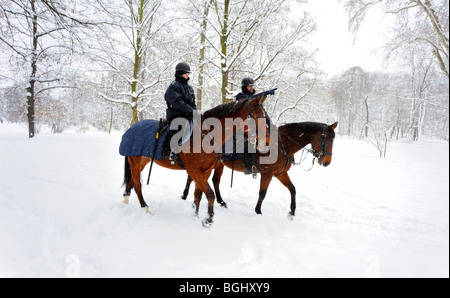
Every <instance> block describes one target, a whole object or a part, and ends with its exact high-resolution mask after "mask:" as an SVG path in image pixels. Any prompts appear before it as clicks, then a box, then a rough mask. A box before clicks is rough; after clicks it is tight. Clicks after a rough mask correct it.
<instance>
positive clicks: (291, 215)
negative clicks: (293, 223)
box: [287, 212, 295, 220]
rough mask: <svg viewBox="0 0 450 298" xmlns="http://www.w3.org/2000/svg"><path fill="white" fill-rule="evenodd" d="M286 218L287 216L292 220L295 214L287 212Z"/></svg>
mask: <svg viewBox="0 0 450 298" xmlns="http://www.w3.org/2000/svg"><path fill="white" fill-rule="evenodd" d="M287 218H288V219H289V220H294V218H295V215H294V214H292V212H289V213H288V216H287Z"/></svg>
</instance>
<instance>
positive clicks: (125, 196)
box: [123, 178, 133, 204]
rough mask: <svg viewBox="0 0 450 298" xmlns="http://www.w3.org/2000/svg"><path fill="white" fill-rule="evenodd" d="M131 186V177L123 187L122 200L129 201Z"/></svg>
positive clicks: (126, 202)
mask: <svg viewBox="0 0 450 298" xmlns="http://www.w3.org/2000/svg"><path fill="white" fill-rule="evenodd" d="M132 188H133V179H131V178H130V180H128V182H127V185H126V187H125V191H124V193H123V202H124V203H125V204H128V203H129V202H130V195H131V189H132Z"/></svg>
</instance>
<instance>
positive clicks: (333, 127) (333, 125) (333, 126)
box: [330, 121, 339, 129]
mask: <svg viewBox="0 0 450 298" xmlns="http://www.w3.org/2000/svg"><path fill="white" fill-rule="evenodd" d="M338 124H339V122H337V121H336V122H334V124H332V125H330V127H331V128H332V129H336V127H337V126H338Z"/></svg>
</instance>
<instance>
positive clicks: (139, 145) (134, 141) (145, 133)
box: [119, 120, 169, 160]
mask: <svg viewBox="0 0 450 298" xmlns="http://www.w3.org/2000/svg"><path fill="white" fill-rule="evenodd" d="M158 126H159V121H157V120H142V121H139V122H137V123H136V124H134V125H133V126H132V127H130V128H129V129H128V130H127V131H126V132H125V133H124V135H123V136H122V142H121V143H120V147H119V153H120V155H122V156H141V155H143V156H147V157H153V150H154V148H155V145H156V146H157V147H156V151H155V157H154V159H156V160H159V159H163V155H162V152H163V147H164V140H165V139H166V136H167V133H168V131H169V130H168V129H165V130H164V131H163V132H162V133H161V135H160V136H159V141H158V143H157V144H156V133H157V132H158Z"/></svg>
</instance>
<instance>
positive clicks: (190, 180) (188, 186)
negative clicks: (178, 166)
mask: <svg viewBox="0 0 450 298" xmlns="http://www.w3.org/2000/svg"><path fill="white" fill-rule="evenodd" d="M192 181H193V180H192V178H191V176H189V175H188V177H187V181H186V187H185V188H184V191H183V195H182V196H181V199H182V200H184V201H186V199H187V196H188V195H189V188H190V187H191V183H192Z"/></svg>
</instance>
